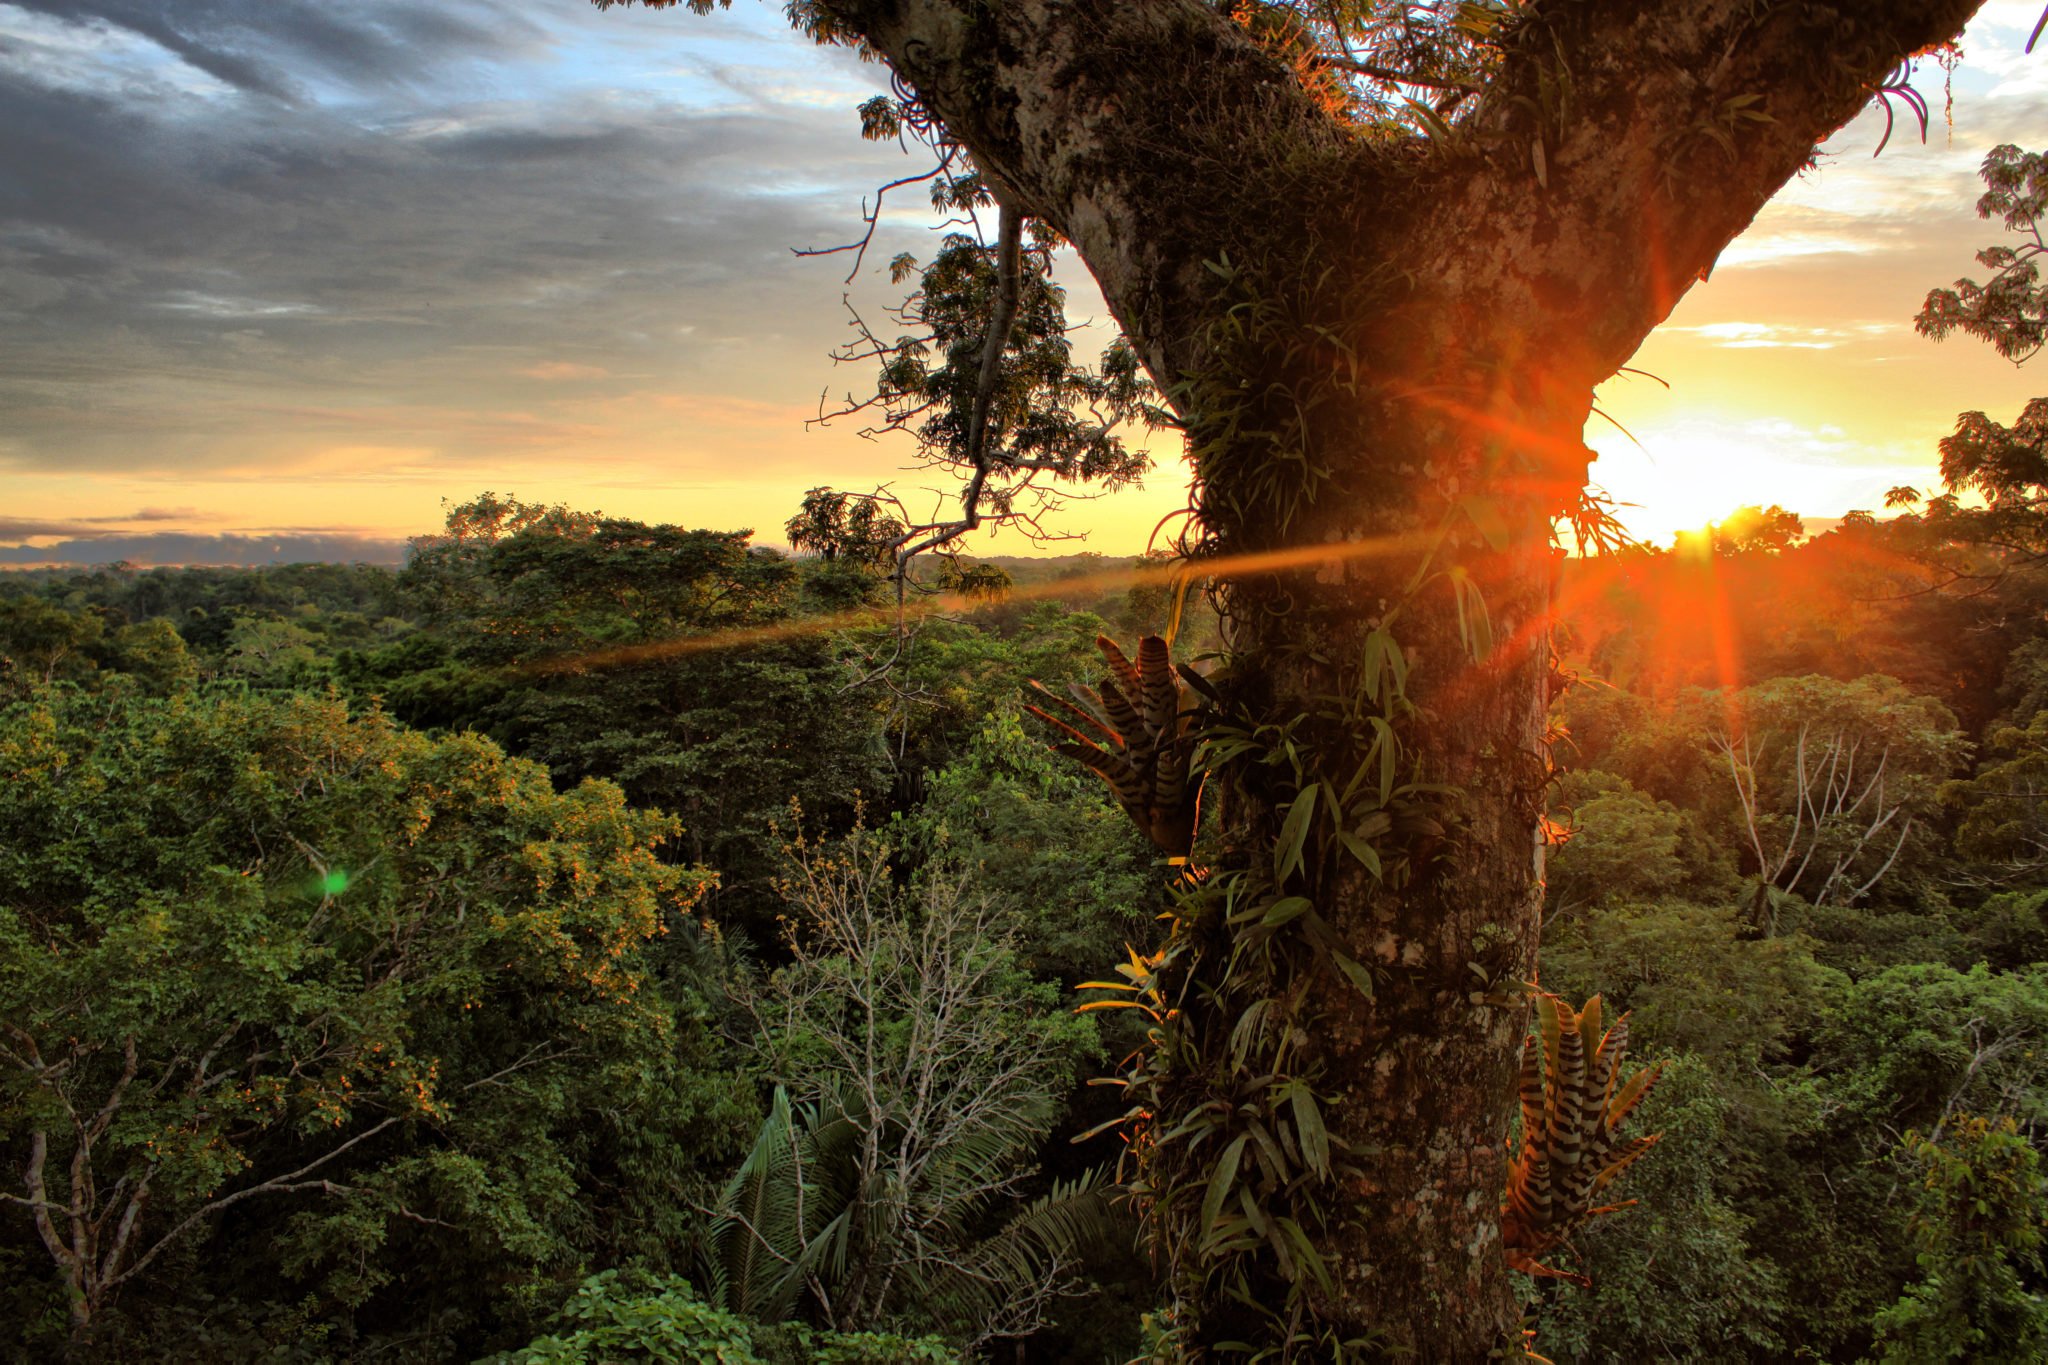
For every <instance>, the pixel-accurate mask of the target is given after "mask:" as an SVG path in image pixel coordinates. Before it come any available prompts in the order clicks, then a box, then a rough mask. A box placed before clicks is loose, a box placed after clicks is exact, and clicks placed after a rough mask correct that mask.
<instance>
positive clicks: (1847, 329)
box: [1664, 321, 1907, 351]
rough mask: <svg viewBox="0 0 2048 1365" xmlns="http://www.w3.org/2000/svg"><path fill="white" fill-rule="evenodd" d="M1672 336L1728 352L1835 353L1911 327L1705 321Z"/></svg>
mask: <svg viewBox="0 0 2048 1365" xmlns="http://www.w3.org/2000/svg"><path fill="white" fill-rule="evenodd" d="M1664 330H1665V331H1666V332H1668V333H1672V334H1675V335H1679V336H1686V335H1690V336H1696V337H1699V338H1701V339H1702V340H1704V341H1706V342H1708V343H1710V344H1712V345H1715V346H1720V347H1724V348H1726V349H1728V350H1734V351H1743V350H1781V349H1782V350H1799V351H1832V350H1834V349H1835V348H1836V347H1838V346H1841V345H1843V344H1844V343H1846V342H1853V341H1870V340H1874V339H1876V338H1880V337H1890V336H1898V335H1900V334H1903V333H1904V332H1905V331H1906V330H1907V328H1906V327H1905V325H1904V324H1902V323H1891V322H1864V323H1850V324H1845V325H1842V326H1836V327H1793V326H1785V325H1782V324H1778V323H1770V322H1745V321H1728V322H1704V323H1699V324H1696V325H1693V326H1686V327H1669V326H1667V327H1666V328H1665V329H1664Z"/></svg>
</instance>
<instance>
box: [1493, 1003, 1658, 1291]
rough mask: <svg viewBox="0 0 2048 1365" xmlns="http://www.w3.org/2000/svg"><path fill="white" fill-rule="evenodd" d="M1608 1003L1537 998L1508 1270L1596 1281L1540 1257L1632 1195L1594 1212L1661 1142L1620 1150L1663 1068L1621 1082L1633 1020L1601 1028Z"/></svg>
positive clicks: (1510, 1199)
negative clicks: (1625, 1130)
mask: <svg viewBox="0 0 2048 1365" xmlns="http://www.w3.org/2000/svg"><path fill="white" fill-rule="evenodd" d="M1600 1022H1601V1005H1600V997H1599V996H1597V995H1596V996H1594V997H1593V998H1592V999H1591V1000H1588V1001H1587V1002H1586V1007H1585V1008H1584V1009H1582V1010H1574V1009H1573V1008H1572V1007H1571V1006H1570V1005H1568V1004H1566V1003H1565V1002H1564V1001H1563V1000H1561V999H1559V998H1558V997H1557V996H1554V995H1543V996H1539V997H1538V998H1537V1001H1536V1023H1537V1028H1536V1031H1535V1032H1534V1033H1532V1034H1530V1035H1529V1036H1528V1038H1527V1039H1525V1040H1524V1042H1523V1044H1522V1143H1521V1148H1520V1150H1518V1151H1517V1152H1516V1153H1515V1154H1514V1157H1513V1159H1512V1161H1511V1162H1510V1164H1509V1167H1508V1193H1507V1203H1506V1206H1505V1207H1504V1208H1503V1209H1502V1210H1501V1239H1502V1241H1503V1242H1504V1243H1505V1244H1506V1247H1507V1257H1508V1264H1509V1265H1510V1266H1512V1267H1514V1268H1515V1269H1516V1270H1520V1271H1524V1272H1526V1273H1527V1274H1530V1275H1539V1276H1541V1275H1547V1276H1551V1277H1554V1278H1557V1279H1563V1280H1571V1281H1573V1282H1574V1283H1577V1284H1586V1283H1589V1281H1587V1279H1586V1277H1585V1276H1583V1275H1574V1274H1572V1273H1570V1272H1569V1271H1562V1270H1553V1269H1552V1268H1551V1267H1549V1266H1547V1265H1544V1264H1543V1263H1542V1262H1541V1261H1539V1260H1538V1259H1537V1258H1538V1257H1539V1256H1546V1255H1549V1254H1550V1253H1551V1252H1553V1251H1555V1250H1557V1249H1558V1248H1559V1247H1561V1246H1563V1245H1564V1242H1565V1239H1566V1238H1567V1237H1569V1236H1570V1235H1571V1234H1572V1232H1573V1231H1575V1230H1576V1229H1577V1228H1578V1227H1579V1226H1580V1225H1581V1224H1583V1223H1584V1222H1585V1221H1586V1220H1587V1219H1589V1218H1593V1217H1596V1216H1598V1215H1600V1214H1603V1213H1612V1212H1613V1211H1614V1210H1616V1209H1622V1208H1627V1207H1628V1206H1629V1205H1631V1204H1633V1203H1635V1201H1634V1200H1633V1199H1629V1200H1624V1201H1622V1202H1621V1203H1617V1204H1603V1205H1600V1206H1599V1207H1597V1208H1596V1207H1593V1197H1594V1196H1595V1195H1597V1194H1599V1193H1600V1192H1601V1191H1602V1190H1604V1189H1606V1188H1607V1187H1608V1186H1609V1185H1611V1184H1613V1183H1614V1181H1615V1179H1616V1178H1617V1177H1619V1176H1620V1175H1621V1173H1622V1172H1623V1171H1625V1170H1627V1169H1628V1168H1629V1166H1631V1165H1632V1164H1634V1162H1635V1161H1636V1160H1637V1159H1638V1158H1639V1157H1641V1156H1642V1155H1643V1153H1645V1152H1647V1151H1649V1150H1650V1148H1652V1147H1654V1146H1656V1145H1657V1139H1658V1138H1659V1137H1660V1136H1662V1134H1657V1133H1652V1134H1650V1135H1648V1136H1646V1137H1638V1138H1634V1139H1631V1140H1629V1141H1626V1142H1623V1143H1621V1144H1620V1145H1618V1146H1617V1145H1616V1141H1615V1138H1616V1134H1617V1133H1618V1131H1619V1130H1620V1128H1621V1125H1622V1123H1623V1122H1624V1121H1626V1120H1627V1118H1628V1116H1629V1114H1630V1112H1631V1111H1633V1110H1634V1109H1635V1107H1636V1106H1637V1105H1638V1104H1640V1103H1642V1100H1643V1097H1644V1096H1645V1095H1647V1094H1649V1093H1650V1088H1651V1087H1652V1086H1654V1085H1655V1084H1656V1083H1657V1077H1658V1074H1659V1073H1660V1072H1661V1071H1662V1070H1663V1068H1662V1067H1661V1066H1652V1067H1646V1068H1644V1069H1642V1070H1639V1071H1637V1072H1636V1073H1635V1074H1634V1075H1633V1076H1631V1077H1630V1078H1629V1079H1628V1080H1627V1081H1626V1082H1621V1083H1619V1084H1617V1082H1620V1081H1621V1060H1622V1057H1623V1056H1624V1055H1625V1054H1626V1053H1627V1052H1628V1016H1627V1015H1626V1014H1624V1015H1622V1016H1621V1018H1619V1019H1617V1020H1615V1021H1614V1026H1613V1027H1612V1028H1610V1029H1608V1030H1607V1031H1606V1032H1605V1033H1604V1034H1603V1033H1602V1032H1601V1031H1600Z"/></svg>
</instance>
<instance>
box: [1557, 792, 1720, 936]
mask: <svg viewBox="0 0 2048 1365" xmlns="http://www.w3.org/2000/svg"><path fill="white" fill-rule="evenodd" d="M1551 808H1552V810H1553V812H1554V815H1553V817H1552V818H1553V819H1557V820H1560V821H1562V822H1563V823H1564V824H1565V826H1566V828H1567V829H1568V831H1569V837H1568V838H1566V840H1565V842H1564V844H1563V845H1562V846H1560V847H1558V848H1556V849H1554V850H1553V851H1552V852H1551V853H1550V855H1549V856H1548V858H1547V859H1546V860H1545V868H1544V880H1545V885H1546V891H1547V900H1548V901H1549V904H1550V906H1551V907H1552V912H1553V913H1555V914H1564V913H1569V912H1571V911H1572V910H1573V909H1574V908H1576V907H1582V906H1587V905H1596V906H1605V905H1615V904H1626V903H1638V902H1642V901H1646V900H1660V899H1664V898H1667V897H1670V896H1675V895H1687V896H1689V897H1691V898H1693V899H1698V900H1713V899H1716V898H1717V895H1719V894H1729V895H1732V893H1733V892H1734V890H1735V886H1734V882H1735V878H1734V876H1733V868H1732V867H1730V866H1729V865H1728V864H1727V863H1726V862H1724V861H1723V860H1721V859H1718V858H1711V857H1710V854H1711V852H1712V846H1711V844H1709V843H1708V842H1707V840H1706V839H1705V837H1704V836H1703V834H1702V833H1701V831H1700V829H1699V827H1698V824H1697V823H1696V821H1695V820H1694V819H1692V818H1691V817H1690V816H1689V815H1688V814H1687V813H1686V812H1684V811H1681V810H1679V809H1678V808H1677V807H1676V806H1674V805H1672V804H1671V803H1670V802H1668V801H1659V800H1657V799H1656V798H1654V797H1652V796H1649V795H1647V794H1646V793H1643V792H1639V791H1637V790H1636V789H1635V787H1634V786H1633V785H1632V784H1630V782H1629V780H1628V779H1627V778H1625V777H1618V776H1616V775H1614V774H1613V773H1603V772H1599V771H1597V770H1594V771H1585V772H1574V773H1570V774H1567V775H1566V776H1565V777H1564V779H1563V780H1562V781H1561V782H1560V783H1559V785H1558V789H1557V792H1556V794H1555V795H1554V796H1553V797H1552V798H1551Z"/></svg>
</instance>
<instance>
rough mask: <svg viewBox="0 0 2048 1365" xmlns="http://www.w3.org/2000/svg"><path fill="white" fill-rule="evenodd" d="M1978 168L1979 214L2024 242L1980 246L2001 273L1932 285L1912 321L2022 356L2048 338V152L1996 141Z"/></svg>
mask: <svg viewBox="0 0 2048 1365" xmlns="http://www.w3.org/2000/svg"><path fill="white" fill-rule="evenodd" d="M2036 32H2037V33H2038V32H2039V30H2038V29H2037V30H2036ZM1979 173H1980V174H1981V175H1982V176H1983V179H1984V185H1985V190H1984V197H1983V198H1981V199H1979V200H1978V201H1977V216H1978V217H1979V218H1987V219H1988V218H1993V217H1996V218H2001V219H2003V220H2004V222H2005V226H2006V230H2007V231H2009V232H2013V233H2016V234H2018V235H2019V237H2020V239H2021V241H2020V244H2019V245H2018V246H2016V247H2015V246H1989V247H1986V248H1984V250H1982V251H1980V252H1978V253H1977V263H1978V264H1979V265H1981V266H1983V267H1984V268H1986V269H1987V270H1991V271H1994V272H1996V273H1995V274H1993V275H1992V277H1991V279H1990V281H1989V283H1986V284H1979V283H1977V282H1976V281H1975V280H1957V281H1956V284H1955V287H1954V288H1953V289H1935V290H1931V291H1929V293H1928V295H1927V302H1926V303H1925V304H1923V305H1922V306H1921V309H1920V315H1919V316H1918V317H1917V318H1915V319H1914V320H1913V325H1914V327H1915V328H1916V329H1917V330H1918V331H1919V332H1920V334H1921V335H1922V336H1930V337H1933V338H1934V339H1935V340H1937V341H1939V340H1940V339H1942V338H1943V337H1946V336H1948V335H1949V334H1950V333H1952V332H1958V331H1959V332H1961V333H1963V334H1964V335H1965V336H1973V337H1976V338H1977V339H1978V340H1979V341H1985V342H1989V343H1990V344H1991V345H1992V347H1993V348H1995V349H1996V350H1997V352H1998V353H1999V354H2000V355H2002V356H2004V357H2005V358H2006V359H2007V360H2011V361H2014V362H2015V363H2017V362H2021V361H2025V360H2027V359H2028V358H2029V357H2031V356H2033V355H2034V354H2035V353H2036V352H2037V351H2039V350H2040V349H2041V347H2042V344H2043V343H2044V342H2048V289H2044V288H2043V287H2042V285H2041V267H2040V261H2041V257H2042V256H2043V255H2044V254H2048V243H2044V242H2043V241H2042V238H2041V226H2042V221H2043V218H2044V215H2048V154H2044V153H2040V152H2023V151H2021V150H2020V149H2019V148H2017V147H2015V146H2012V145H2011V144H2009V143H2008V144H2005V145H2002V146H1998V147H1993V148H1992V149H1991V151H1990V154H1989V155H1987V156H1986V157H1985V158H1984V166H1983V168H1982V170H1981V171H1980V172H1979ZM1945 454H1946V450H1944V455H1945ZM1943 474H1944V475H1946V474H1947V468H1946V464H1945V463H1944V468H1943ZM1951 482H1952V483H1953V481H1951ZM2037 482H2038V480H2037Z"/></svg>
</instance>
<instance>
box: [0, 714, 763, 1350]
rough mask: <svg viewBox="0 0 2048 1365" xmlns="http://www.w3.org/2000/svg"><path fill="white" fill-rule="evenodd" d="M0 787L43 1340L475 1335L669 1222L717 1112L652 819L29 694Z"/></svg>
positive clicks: (409, 752)
mask: <svg viewBox="0 0 2048 1365" xmlns="http://www.w3.org/2000/svg"><path fill="white" fill-rule="evenodd" d="M0 775H4V780H0V994H4V996H5V998H6V999H7V1000H8V1001H9V1002H10V1004H9V1009H8V1011H7V1018H6V1023H5V1028H4V1030H0V1151H4V1153H5V1159H6V1163H7V1165H8V1166H9V1168H10V1169H11V1170H12V1171H13V1175H12V1177H11V1178H10V1182H9V1183H10V1185H11V1186H12V1187H13V1188H14V1189H17V1190H24V1191H25V1194H26V1202H25V1203H24V1200H23V1198H20V1197H14V1198H10V1199H9V1200H8V1202H7V1204H6V1205H5V1206H4V1208H5V1212H6V1215H7V1221H6V1222H5V1224H4V1225H0V1241H4V1242H5V1244H6V1245H8V1246H9V1247H10V1248H12V1249H14V1250H15V1252H16V1254H17V1255H20V1254H23V1253H24V1252H27V1251H29V1250H30V1249H33V1252H34V1253H36V1254H40V1258H41V1259H40V1268H39V1269H38V1270H37V1272H36V1276H37V1278H38V1280H39V1281H40V1282H41V1283H43V1284H44V1285H46V1286H48V1288H49V1291H50V1292H51V1294H52V1296H53V1298H54V1299H55V1301H56V1302H57V1303H58V1304H59V1305H60V1308H59V1313H60V1317H62V1316H64V1315H66V1314H68V1317H69V1323H70V1327H69V1330H70V1333H71V1336H72V1338H73V1340H74V1341H75V1342H85V1341H89V1340H94V1339H102V1340H108V1341H113V1340H133V1341H134V1342H135V1343H136V1345H135V1347H134V1349H145V1348H144V1347H142V1345H141V1343H142V1342H145V1341H148V1340H150V1339H152V1337H151V1334H152V1333H155V1332H159V1331H173V1335H175V1331H174V1330H173V1329H172V1327H171V1324H172V1323H173V1322H175V1321H176V1319H177V1316H178V1315H179V1313H181V1312H182V1311H183V1309H182V1307H181V1304H187V1303H194V1302H197V1301H200V1300H203V1299H204V1298H206V1297H207V1296H230V1297H235V1298H239V1299H241V1300H243V1301H245V1302H247V1303H248V1304H249V1305H251V1308H252V1309H254V1308H255V1307H256V1306H258V1305H262V1304H265V1303H268V1304H271V1305H274V1306H282V1305H284V1304H288V1303H291V1302H293V1301H294V1300H298V1301H300V1305H301V1306H300V1309H299V1310H298V1311H299V1313H300V1317H301V1321H300V1325H299V1326H298V1327H297V1328H293V1329H291V1330H292V1331H293V1333H294V1334H295V1335H296V1334H302V1333H304V1332H305V1331H308V1330H311V1329H312V1328H313V1326H314V1325H315V1324H324V1325H325V1326H324V1328H323V1330H332V1331H333V1332H334V1333H336V1334H337V1335H336V1338H335V1339H336V1341H337V1342H339V1341H354V1342H356V1343H358V1344H361V1345H368V1344H370V1343H374V1342H376V1341H379V1340H386V1339H395V1338H403V1337H407V1336H411V1337H414V1338H416V1339H421V1340H429V1341H436V1342H441V1343H443V1344H444V1345H447V1344H452V1343H453V1342H456V1341H464V1340H475V1339H476V1338H477V1336H478V1334H480V1333H487V1332H489V1331H492V1330H495V1329H496V1328H497V1327H498V1326H500V1325H501V1324H503V1323H507V1322H517V1321H519V1320H520V1317H521V1315H522V1314H523V1313H524V1312H525V1311H526V1308H525V1304H526V1303H527V1302H528V1301H529V1300H531V1299H532V1298H533V1296H535V1295H538V1294H541V1293H544V1292H545V1289H546V1286H547V1285H548V1284H549V1283H550V1282H551V1281H552V1278H553V1277H554V1276H557V1275H559V1274H561V1273H563V1272H564V1271H567V1270H573V1269H575V1268H576V1267H577V1266H578V1265H579V1264H580V1263H581V1262H582V1261H583V1260H584V1259H585V1258H586V1257H590V1256H595V1255H620V1254H627V1253H635V1252H637V1253H646V1252H654V1253H655V1254H659V1251H660V1248H661V1246H662V1245H663V1244H664V1242H665V1241H667V1239H669V1238H672V1237H674V1236H676V1235H677V1234H678V1233H679V1232H680V1231H681V1230H682V1229H683V1228H684V1227H686V1226H687V1223H688V1216H687V1199H688V1197H689V1192H690V1190H691V1188H692V1186H693V1184H695V1183H699V1182H701V1181H702V1180H703V1178H704V1175H703V1172H704V1171H705V1168H706V1166H707V1165H709V1164H710V1163H712V1162H716V1161H719V1160H721V1159H722V1158H723V1156H724V1154H725V1153H726V1152H727V1151H728V1150H729V1149H730V1144H731V1142H732V1138H733V1137H734V1136H735V1134H734V1131H733V1125H734V1123H735V1121H736V1120H739V1119H740V1118H741V1116H742V1114H743V1112H744V1110H743V1106H742V1103H741V1101H740V1096H739V1094H738V1093H737V1092H736V1091H735V1088H734V1085H733V1081H732V1079H731V1078H729V1077H726V1076H724V1075H722V1074H721V1071H720V1068H719V1067H718V1065H717V1064H716V1063H715V1062H714V1061H713V1060H712V1059H711V1058H710V1057H709V1055H708V1054H707V1049H706V1043H707V1039H706V1038H705V1037H704V1034H703V1031H702V1029H701V1027H700V1026H697V1025H695V1024H693V1023H692V1022H691V1021H690V1016H689V1013H688V1012H687V1008H686V1009H685V1011H684V1012H683V1013H681V1014H680V1015H679V1014H678V1012H677V1008H676V1007H677V1006H679V1005H682V1006H685V1007H687V1006H688V1004H689V1001H688V999H687V991H688V989H689V985H688V983H687V982H682V981H677V982H674V983H672V990H671V991H664V989H663V988H662V986H661V985H660V984H659V983H657V982H656V981H655V980H654V979H653V978H652V977H651V976H650V973H649V967H648V959H647V955H646V953H647V945H648V943H649V941H650V940H651V939H653V938H655V937H656V936H658V935H661V934H665V933H669V932H673V931H680V932H689V928H688V921H687V919H686V912H687V911H688V910H689V909H690V907H691V905H692V903H693V902H694V901H695V900H696V899H697V897H698V896H699V895H700V894H701V892H702V890H703V885H704V882H703V879H702V878H701V877H700V876H698V875H696V874H693V873H689V872H685V871H683V870H681V869H678V868H674V867H670V866H666V865H664V864H662V863H661V862H659V861H658V860H657V859H656V858H655V857H654V854H653V851H652V846H653V845H654V844H655V843H657V842H659V841H661V840H662V839H664V838H666V837H668V836H669V835H670V834H671V833H672V830H673V825H672V822H670V821H669V820H667V819H666V818H665V817H662V816H659V815H654V814H648V813H643V812H638V811H634V810H632V809H630V808H629V807H628V806H627V805H626V804H625V802H624V799H623V796H622V794H621V793H620V792H619V790H618V789H617V788H616V787H612V786H609V785H607V784H601V783H589V784H585V785H583V786H581V787H579V788H577V789H576V790H574V791H570V792H567V793H562V794H557V793H556V792H555V791H554V789H553V788H552V787H551V786H550V784H549V782H548V780H547V777H546V774H545V772H544V771H542V770H541V769H539V768H538V767H536V766H534V765H532V764H527V763H521V762H517V761H513V760H507V759H506V758H505V757H504V756H503V755H502V754H500V753H499V751H498V750H497V749H495V748H494V747H493V746H492V745H490V744H489V743H488V742H486V741H483V740H480V739H477V738H475V737H473V736H464V737H459V738H454V739H448V740H441V741H434V740H429V739H427V738H426V737H424V736H420V735H417V734H412V733H408V732H406V731H404V730H402V729H400V728H398V727H397V726H395V725H393V724H392V723H391V722H390V721H389V720H388V719H386V718H385V717H383V716H381V715H379V714H376V713H374V712H372V713H370V714H367V715H362V716H351V715H350V714H349V713H348V711H347V708H346V707H345V705H344V704H343V703H342V702H340V701H339V700H335V699H332V698H329V699H320V698H313V697H289V698H282V699H275V700H268V699H261V698H248V697H236V696H201V695H192V694H186V695H183V696H179V697H174V698H171V699H168V700H149V699H143V698H135V697H125V698H124V697H119V696H115V695H112V694H110V695H107V696H103V697H93V696H89V695H86V694H82V693H78V692H74V691H68V690H64V689H61V688H60V689H56V690H46V691H43V692H40V693H38V694H37V695H36V696H34V697H32V698H31V699H30V700H29V701H27V702H24V703H19V704H17V705H15V706H14V707H12V708H10V709H8V710H7V711H5V712H4V713H0ZM73 1209H76V1210H77V1215H76V1216H77V1217H78V1218H79V1219H81V1220H82V1221H79V1222H75V1223H69V1225H68V1226H67V1222H68V1220H69V1219H71V1217H72V1214H71V1213H70V1212H69V1211H70V1210H73ZM201 1244H205V1245H207V1246H208V1247H209V1248H210V1250H209V1253H208V1254H207V1255H205V1256H198V1255H196V1252H197V1249H198V1248H199V1246H200V1245H201ZM456 1286H461V1288H460V1289H459V1290H456V1289H455V1287H456ZM117 1296H118V1297H119V1300H120V1303H119V1311H118V1312H116V1311H115V1302H116V1298H117ZM110 1314H111V1316H109V1315H110Z"/></svg>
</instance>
